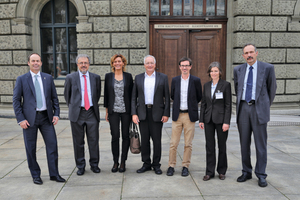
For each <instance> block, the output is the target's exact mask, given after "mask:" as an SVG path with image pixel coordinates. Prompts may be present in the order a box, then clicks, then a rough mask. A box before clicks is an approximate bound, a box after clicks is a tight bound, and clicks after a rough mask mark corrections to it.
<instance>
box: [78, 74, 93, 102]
mask: <svg viewBox="0 0 300 200" xmlns="http://www.w3.org/2000/svg"><path fill="white" fill-rule="evenodd" d="M78 72H79V78H80V86H81V107H84V77H83V75H86V82H87V92H88V97H89V102H90V106H93V102H92V92H91V82H90V74H89V72H88V71H87V72H86V74H83V73H81V72H80V71H79V70H78Z"/></svg>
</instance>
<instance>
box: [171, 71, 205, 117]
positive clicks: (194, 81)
mask: <svg viewBox="0 0 300 200" xmlns="http://www.w3.org/2000/svg"><path fill="white" fill-rule="evenodd" d="M180 88H181V75H180V76H176V77H174V78H173V79H172V84H171V99H172V100H173V114H172V120H173V121H177V119H178V116H179V110H180ZM201 98H202V86H201V81H200V78H198V77H196V76H192V75H190V80H189V86H188V112H189V117H190V120H191V122H195V121H197V120H198V119H199V115H198V103H199V102H200V101H201Z"/></svg>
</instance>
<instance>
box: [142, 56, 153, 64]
mask: <svg viewBox="0 0 300 200" xmlns="http://www.w3.org/2000/svg"><path fill="white" fill-rule="evenodd" d="M148 57H151V58H153V60H154V64H156V59H155V58H154V56H151V55H147V56H145V57H144V64H145V62H146V58H148Z"/></svg>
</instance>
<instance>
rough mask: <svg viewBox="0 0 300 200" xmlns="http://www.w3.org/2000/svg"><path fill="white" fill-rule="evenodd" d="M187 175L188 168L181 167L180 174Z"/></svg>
mask: <svg viewBox="0 0 300 200" xmlns="http://www.w3.org/2000/svg"><path fill="white" fill-rule="evenodd" d="M188 175H189V169H188V168H187V167H183V168H182V172H181V176H188Z"/></svg>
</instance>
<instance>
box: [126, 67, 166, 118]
mask: <svg viewBox="0 0 300 200" xmlns="http://www.w3.org/2000/svg"><path fill="white" fill-rule="evenodd" d="M155 73H156V74H155V89H154V97H153V108H152V117H153V120H154V121H155V122H160V121H161V118H162V116H167V117H170V94H169V84H168V77H167V75H165V74H162V73H159V72H155ZM144 80H145V73H142V74H139V75H136V76H135V83H134V86H133V90H132V102H131V114H132V115H138V117H139V120H145V119H146V106H145V95H144Z"/></svg>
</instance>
